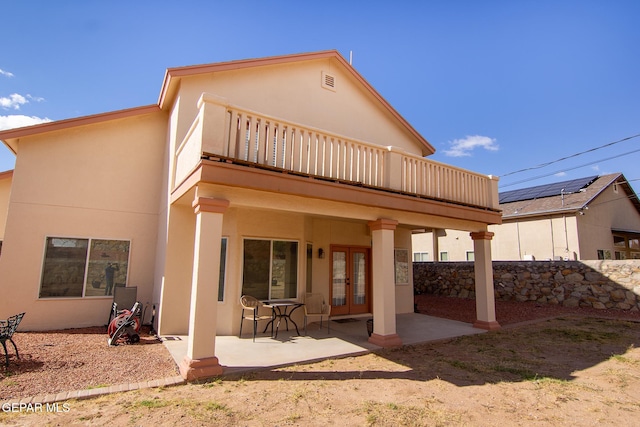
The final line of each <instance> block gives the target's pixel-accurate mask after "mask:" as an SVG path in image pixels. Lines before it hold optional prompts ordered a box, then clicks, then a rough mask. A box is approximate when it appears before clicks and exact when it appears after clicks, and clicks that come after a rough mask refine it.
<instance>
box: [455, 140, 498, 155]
mask: <svg viewBox="0 0 640 427" xmlns="http://www.w3.org/2000/svg"><path fill="white" fill-rule="evenodd" d="M478 147H479V148H484V149H485V150H488V151H498V148H499V147H498V144H497V143H496V140H495V138H489V137H488V136H481V135H472V136H469V135H468V136H467V137H465V138H463V139H454V140H453V141H449V149H448V150H445V151H444V154H446V155H447V156H450V157H464V156H471V152H472V151H473V150H474V149H476V148H478Z"/></svg>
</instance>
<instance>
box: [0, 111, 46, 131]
mask: <svg viewBox="0 0 640 427" xmlns="http://www.w3.org/2000/svg"><path fill="white" fill-rule="evenodd" d="M50 121H51V119H49V118H46V117H45V118H41V117H35V116H23V115H20V114H14V115H9V116H0V130H6V129H13V128H20V127H23V126H31V125H39V124H40V123H47V122H50Z"/></svg>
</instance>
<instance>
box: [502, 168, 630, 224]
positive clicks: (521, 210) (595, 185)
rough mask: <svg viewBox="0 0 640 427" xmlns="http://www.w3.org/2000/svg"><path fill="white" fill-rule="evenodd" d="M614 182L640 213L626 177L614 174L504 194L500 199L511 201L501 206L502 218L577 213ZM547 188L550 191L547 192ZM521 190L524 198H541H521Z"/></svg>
mask: <svg viewBox="0 0 640 427" xmlns="http://www.w3.org/2000/svg"><path fill="white" fill-rule="evenodd" d="M613 183H617V184H618V185H620V186H621V187H622V189H623V190H624V191H625V193H626V194H627V196H628V198H629V200H631V202H632V203H633V205H634V206H635V208H636V210H637V211H638V213H640V201H638V196H637V195H636V193H635V192H634V191H633V188H631V186H630V185H629V183H628V182H627V180H626V178H625V177H624V175H623V174H621V173H613V174H609V175H603V176H597V177H585V178H580V179H576V180H570V181H562V182H558V183H552V184H549V185H543V186H536V187H529V188H524V189H522V190H515V191H507V192H503V193H500V195H499V197H500V200H501V201H502V200H507V203H500V209H502V218H503V219H508V218H518V217H527V216H537V215H546V214H550V213H558V212H577V211H579V210H582V209H585V208H587V207H588V205H589V204H590V203H591V202H592V201H593V200H594V199H595V198H596V197H598V195H600V194H601V193H602V192H603V191H604V190H605V189H607V188H608V187H610V186H611V185H612V184H613ZM547 189H550V190H548V191H545V190H547ZM552 190H553V191H552ZM563 190H564V191H563ZM517 191H520V192H521V194H523V195H527V194H530V195H531V194H537V196H535V197H533V198H531V197H526V196H524V197H519V198H518V197H515V196H514V194H513V193H515V192H517Z"/></svg>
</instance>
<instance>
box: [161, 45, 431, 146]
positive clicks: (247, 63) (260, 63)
mask: <svg viewBox="0 0 640 427" xmlns="http://www.w3.org/2000/svg"><path fill="white" fill-rule="evenodd" d="M319 59H334V60H336V61H337V62H338V64H340V65H341V66H342V67H343V69H344V70H345V71H346V72H347V73H348V74H350V75H351V76H352V77H353V78H354V79H355V80H356V81H357V82H358V84H360V85H362V87H363V88H364V89H365V90H366V91H367V92H368V93H369V94H370V95H372V96H373V98H374V99H375V100H376V101H377V102H379V103H380V104H381V105H382V107H383V108H384V109H385V110H386V111H387V112H389V113H390V114H391V116H392V117H394V118H395V119H396V120H397V121H398V122H399V124H400V125H401V126H403V127H404V128H405V129H406V130H407V131H408V132H409V133H410V134H411V135H413V136H414V137H415V138H416V139H417V140H418V141H419V142H420V144H422V145H423V155H430V154H433V153H435V151H436V150H435V148H434V147H433V146H432V145H431V144H430V143H429V142H428V141H427V140H426V139H425V138H424V137H423V136H422V135H420V133H418V131H417V130H415V129H414V128H413V126H411V124H410V123H409V122H408V121H407V120H406V119H405V118H404V117H402V116H401V115H400V113H398V112H397V111H396V110H395V109H394V108H393V107H392V106H391V104H389V102H387V100H385V99H384V98H383V97H382V95H380V94H379V93H378V91H376V90H375V89H374V88H373V86H371V85H370V84H369V82H367V81H366V80H365V79H364V77H362V76H361V75H360V73H358V72H357V71H356V70H355V68H353V66H351V64H349V62H347V61H346V60H345V59H344V58H343V57H342V55H340V53H339V52H338V51H337V50H325V51H320V52H311V53H299V54H292V55H281V56H271V57H265V58H256V59H242V60H237V61H229V62H218V63H213V64H202V65H191V66H186V67H178V68H168V69H167V71H166V73H165V76H164V81H163V83H162V89H161V91H160V96H159V97H158V106H159V107H160V108H161V109H163V110H164V109H167V108H170V105H171V102H170V101H171V100H172V99H173V97H174V96H175V94H176V92H177V90H178V88H179V86H180V80H181V79H182V78H184V77H189V76H196V75H200V74H210V73H216V72H221V71H232V70H241V69H247V68H255V67H265V66H271V65H282V64H288V63H292V62H301V61H313V60H319Z"/></svg>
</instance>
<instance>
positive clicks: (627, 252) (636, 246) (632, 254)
mask: <svg viewBox="0 0 640 427" xmlns="http://www.w3.org/2000/svg"><path fill="white" fill-rule="evenodd" d="M613 246H614V259H639V258H640V235H639V234H638V233H632V232H622V231H619V232H617V233H616V234H614V235H613Z"/></svg>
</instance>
